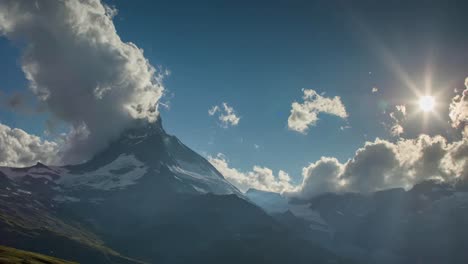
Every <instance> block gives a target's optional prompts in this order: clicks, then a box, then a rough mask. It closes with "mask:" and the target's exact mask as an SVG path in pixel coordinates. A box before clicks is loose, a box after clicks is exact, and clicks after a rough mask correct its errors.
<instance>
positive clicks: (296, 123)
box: [288, 89, 348, 134]
mask: <svg viewBox="0 0 468 264" xmlns="http://www.w3.org/2000/svg"><path fill="white" fill-rule="evenodd" d="M302 91H303V93H304V96H303V97H302V99H303V100H304V102H303V103H298V102H293V103H292V105H291V114H290V115H289V118H288V128H289V129H291V130H294V131H297V132H300V133H303V134H306V133H307V130H308V128H309V127H310V126H315V125H316V123H317V121H318V120H319V117H318V115H319V114H320V113H325V114H329V115H334V116H338V117H340V118H342V119H346V118H347V117H348V113H347V112H346V108H345V106H344V104H343V103H342V102H341V98H340V97H339V96H335V97H333V98H328V97H324V96H322V95H320V94H318V93H317V92H316V91H314V90H310V89H302Z"/></svg>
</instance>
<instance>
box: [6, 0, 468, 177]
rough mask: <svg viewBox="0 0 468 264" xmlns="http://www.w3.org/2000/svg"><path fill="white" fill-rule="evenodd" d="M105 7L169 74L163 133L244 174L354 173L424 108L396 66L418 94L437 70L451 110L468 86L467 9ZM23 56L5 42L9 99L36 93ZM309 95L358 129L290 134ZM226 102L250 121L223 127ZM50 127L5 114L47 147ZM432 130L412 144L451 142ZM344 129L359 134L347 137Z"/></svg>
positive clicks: (331, 124) (326, 121)
mask: <svg viewBox="0 0 468 264" xmlns="http://www.w3.org/2000/svg"><path fill="white" fill-rule="evenodd" d="M106 2H107V3H108V4H110V5H114V6H115V7H116V8H117V9H118V10H119V13H118V15H117V16H116V17H115V18H114V23H115V25H116V28H117V31H118V33H119V35H120V37H121V38H122V39H123V41H131V42H134V43H136V44H137V45H138V46H139V47H140V48H142V49H143V50H144V52H145V53H144V54H145V56H146V58H148V59H149V61H150V62H151V64H153V65H161V66H162V67H164V68H165V69H168V70H169V71H170V72H171V74H170V76H168V77H167V78H166V80H165V82H164V83H165V89H166V96H165V97H164V98H163V100H162V101H167V102H169V104H170V107H169V109H161V115H162V118H163V123H164V126H165V128H166V130H167V131H168V132H169V133H171V134H174V135H176V136H177V137H179V138H180V139H181V140H182V141H183V142H184V143H185V144H187V145H188V146H190V147H191V148H193V149H194V150H196V151H198V152H199V153H203V154H205V155H215V154H216V153H223V154H225V155H226V156H227V157H228V159H229V161H230V164H231V165H232V167H236V168H239V169H241V170H249V169H251V168H252V166H254V165H261V166H266V167H269V168H271V169H273V170H274V171H277V170H280V169H282V170H284V171H286V172H288V173H289V174H290V175H291V176H292V177H293V178H294V179H296V180H299V179H300V178H299V176H300V174H301V170H302V168H303V167H304V166H306V165H307V164H308V163H310V162H313V161H315V160H318V159H319V158H320V157H321V156H333V157H337V158H338V159H339V160H340V161H341V162H345V161H346V160H347V159H348V158H350V157H352V156H353V155H354V152H355V151H356V149H357V148H359V147H360V146H362V145H363V144H364V142H365V141H366V140H374V139H375V138H376V137H380V138H384V139H390V140H392V137H391V136H390V134H389V132H388V129H387V128H386V127H385V126H384V125H382V122H389V118H388V110H389V109H390V108H391V107H393V106H394V105H396V104H408V103H410V102H412V101H413V100H416V98H417V97H416V95H415V94H414V93H413V92H412V90H411V89H410V87H408V85H407V84H406V83H405V82H404V81H403V80H402V78H401V74H398V73H397V72H396V71H395V67H394V65H392V60H393V61H395V62H397V63H398V64H399V65H400V68H401V69H402V70H403V71H404V72H405V73H407V74H408V76H410V78H411V79H412V80H414V82H415V84H416V86H420V87H421V89H423V86H424V81H423V80H424V76H425V75H426V72H427V68H429V67H431V68H432V74H431V76H432V80H433V84H432V89H433V91H434V92H437V94H438V95H439V96H438V98H437V100H438V101H439V102H445V104H448V102H449V100H450V98H451V97H452V96H453V89H454V88H455V87H459V88H463V80H464V78H465V77H466V76H467V75H468V52H466V46H467V44H468V35H467V34H466V26H465V25H466V7H467V6H466V4H463V2H462V1H460V2H458V3H457V2H455V1H451V3H450V4H446V3H442V1H433V2H434V3H426V2H427V1H426V2H422V1H421V2H413V3H412V4H406V3H405V2H406V1H392V3H382V2H379V3H373V2H374V1H353V3H354V5H353V6H351V5H348V4H344V2H346V1H343V2H341V1H302V2H299V1H297V2H294V1H292V2H290V1H273V2H271V1H268V2H267V1H257V2H255V3H252V1H235V2H234V1H232V2H231V3H220V2H219V1H216V2H215V1H212V2H207V1H197V3H194V1H187V2H184V3H182V2H179V1H177V2H176V1H171V2H170V3H169V2H168V1H167V2H158V1H123V0H121V1H120V0H119V1H117V0H115V1H106ZM20 54H21V53H20V50H19V48H18V44H17V43H16V44H14V43H11V42H9V41H8V40H6V39H5V38H0V58H1V61H0V89H1V91H3V92H5V93H7V94H11V93H13V92H18V91H22V92H27V85H28V84H27V81H26V80H25V79H24V74H23V72H22V71H21V68H20V63H19V60H20V56H21V55H20ZM372 87H378V88H379V92H377V93H372V92H371V89H372ZM303 88H307V89H314V90H316V91H317V92H319V93H322V92H325V96H328V97H334V96H340V97H341V100H342V102H343V104H344V105H345V107H346V110H347V112H348V114H349V118H348V119H347V120H343V119H340V118H338V117H335V116H330V115H325V114H323V115H320V116H319V118H320V120H319V121H318V122H317V125H316V126H315V127H311V128H310V129H309V131H308V133H307V134H306V135H304V134H301V133H298V132H295V131H291V130H289V129H288V126H287V120H288V116H289V114H290V110H291V103H292V102H294V101H301V97H302V91H301V89H303ZM222 102H227V103H228V104H229V105H230V106H232V107H234V109H235V110H236V112H237V114H238V115H239V116H240V117H241V119H240V122H239V124H238V125H237V126H234V127H229V128H222V127H220V126H219V124H218V122H217V121H216V118H214V117H211V116H209V115H208V109H209V108H211V107H212V106H214V105H219V104H221V103H222ZM383 105H387V107H388V109H387V112H386V113H385V114H384V113H383V110H384V109H383V108H382V106H383ZM447 111H448V109H441V110H440V111H439V115H442V116H446V115H447ZM45 120H46V116H45V114H28V113H24V111H23V112H18V111H16V112H15V111H11V110H10V109H5V108H3V109H1V110H0V122H1V123H4V124H6V125H9V126H11V127H19V128H22V129H24V130H26V131H27V132H29V133H34V134H37V135H41V136H43V131H44V129H45V127H44V121H45ZM433 120H434V122H433V123H434V125H431V126H429V127H428V126H423V125H422V121H421V120H420V119H419V118H415V119H414V122H412V123H411V124H409V125H408V128H407V131H408V132H407V137H415V136H416V135H418V134H419V133H423V132H424V133H428V134H430V135H435V134H438V133H440V134H443V135H444V136H447V137H450V136H451V134H450V133H451V132H450V131H449V130H448V127H449V125H448V124H447V122H446V120H442V121H437V120H436V119H433ZM345 125H349V126H351V128H349V129H345V130H341V129H340V127H341V126H345ZM254 145H258V146H259V148H258V149H256V148H255V147H254Z"/></svg>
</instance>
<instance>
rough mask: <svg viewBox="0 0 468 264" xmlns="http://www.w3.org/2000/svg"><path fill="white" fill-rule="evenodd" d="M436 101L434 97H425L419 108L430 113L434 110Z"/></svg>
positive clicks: (420, 100)
mask: <svg viewBox="0 0 468 264" xmlns="http://www.w3.org/2000/svg"><path fill="white" fill-rule="evenodd" d="M434 106H435V100H434V97H433V96H429V95H427V96H423V97H421V98H420V99H419V107H420V108H421V110H423V111H424V112H430V111H432V110H434Z"/></svg>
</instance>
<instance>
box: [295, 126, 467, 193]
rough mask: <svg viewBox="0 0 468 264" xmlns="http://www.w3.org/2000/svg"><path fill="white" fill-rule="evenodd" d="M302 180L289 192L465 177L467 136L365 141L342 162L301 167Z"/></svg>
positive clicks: (402, 184) (329, 160) (353, 189)
mask: <svg viewBox="0 0 468 264" xmlns="http://www.w3.org/2000/svg"><path fill="white" fill-rule="evenodd" d="M302 176H303V182H302V184H301V185H299V186H297V187H295V188H294V187H293V188H292V190H293V191H290V192H288V194H289V195H292V196H299V197H302V198H310V197H312V196H315V195H319V194H321V193H324V192H341V191H346V192H361V193H369V192H373V191H377V190H383V189H388V188H395V187H403V188H410V187H412V186H413V185H414V184H416V183H418V182H421V181H423V180H427V179H440V180H443V181H447V182H452V183H453V182H456V181H457V180H466V179H468V139H466V138H465V139H463V140H461V141H456V142H453V143H447V141H446V139H445V138H443V137H441V136H434V137H430V136H428V135H421V136H419V137H418V138H416V139H400V140H398V141H397V142H395V143H392V142H389V141H386V140H381V139H376V140H375V141H374V142H366V143H365V145H364V146H363V147H361V148H359V149H358V150H357V151H356V153H355V155H354V157H353V158H352V159H350V160H348V161H347V162H345V163H340V162H339V161H338V160H337V159H335V158H326V157H322V158H321V159H320V160H319V161H317V162H315V163H312V164H310V165H309V166H307V167H305V168H304V169H303V173H302Z"/></svg>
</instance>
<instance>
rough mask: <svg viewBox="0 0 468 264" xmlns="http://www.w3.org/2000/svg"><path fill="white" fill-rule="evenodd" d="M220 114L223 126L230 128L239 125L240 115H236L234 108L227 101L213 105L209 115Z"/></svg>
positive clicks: (219, 117)
mask: <svg viewBox="0 0 468 264" xmlns="http://www.w3.org/2000/svg"><path fill="white" fill-rule="evenodd" d="M216 114H218V119H219V121H221V123H220V125H221V127H224V128H228V127H229V126H237V125H238V124H239V121H240V117H239V116H237V115H236V111H235V110H234V108H232V107H231V106H229V105H228V104H227V103H222V104H221V106H217V105H215V106H213V107H212V108H210V109H209V110H208V115H210V116H214V115H216Z"/></svg>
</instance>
